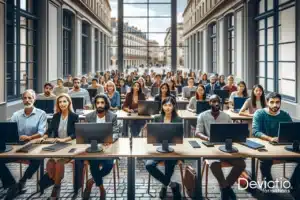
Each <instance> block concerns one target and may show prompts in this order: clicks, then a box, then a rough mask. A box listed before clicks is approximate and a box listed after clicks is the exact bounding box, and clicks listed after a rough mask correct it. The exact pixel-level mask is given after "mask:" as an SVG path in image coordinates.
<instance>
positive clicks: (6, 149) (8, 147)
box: [0, 145, 13, 153]
mask: <svg viewBox="0 0 300 200" xmlns="http://www.w3.org/2000/svg"><path fill="white" fill-rule="evenodd" d="M11 150H13V147H12V146H11V145H5V149H3V150H0V153H5V152H9V151H11Z"/></svg>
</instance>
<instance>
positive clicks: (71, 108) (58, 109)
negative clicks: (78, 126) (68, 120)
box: [55, 93, 74, 113]
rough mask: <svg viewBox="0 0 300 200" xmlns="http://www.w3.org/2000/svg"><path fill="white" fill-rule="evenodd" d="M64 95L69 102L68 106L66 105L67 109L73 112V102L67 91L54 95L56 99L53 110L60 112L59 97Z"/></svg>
mask: <svg viewBox="0 0 300 200" xmlns="http://www.w3.org/2000/svg"><path fill="white" fill-rule="evenodd" d="M62 97H65V98H66V99H67V101H68V102H69V106H68V110H69V112H74V110H73V104H72V99H71V97H70V95H68V94H67V93H61V94H60V95H58V96H57V97H56V101H55V110H56V112H57V113H58V112H60V113H61V109H60V107H59V99H60V98H62Z"/></svg>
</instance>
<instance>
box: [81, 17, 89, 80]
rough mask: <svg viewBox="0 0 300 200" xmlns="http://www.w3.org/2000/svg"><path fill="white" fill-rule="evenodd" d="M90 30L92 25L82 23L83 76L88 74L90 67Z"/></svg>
mask: <svg viewBox="0 0 300 200" xmlns="http://www.w3.org/2000/svg"><path fill="white" fill-rule="evenodd" d="M89 28H90V25H89V24H88V23H87V22H85V21H83V22H82V31H81V38H82V74H87V73H88V65H89V58H90V57H89Z"/></svg>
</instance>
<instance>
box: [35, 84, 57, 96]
mask: <svg viewBox="0 0 300 200" xmlns="http://www.w3.org/2000/svg"><path fill="white" fill-rule="evenodd" d="M52 91H53V85H52V84H51V83H45V84H44V93H42V94H38V95H37V97H36V99H41V100H47V99H54V100H55V98H56V96H55V95H54V94H53V93H52Z"/></svg>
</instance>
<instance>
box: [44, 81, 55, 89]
mask: <svg viewBox="0 0 300 200" xmlns="http://www.w3.org/2000/svg"><path fill="white" fill-rule="evenodd" d="M47 86H50V87H51V88H52V89H53V85H52V84H51V83H49V82H47V83H45V84H44V88H45V87H47Z"/></svg>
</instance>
